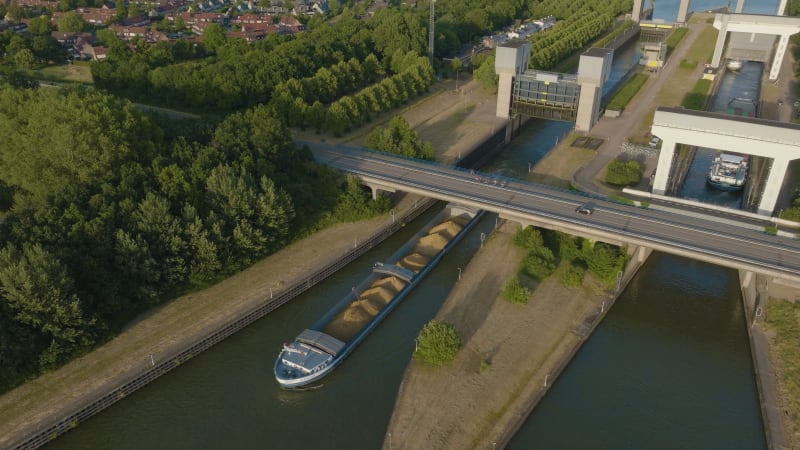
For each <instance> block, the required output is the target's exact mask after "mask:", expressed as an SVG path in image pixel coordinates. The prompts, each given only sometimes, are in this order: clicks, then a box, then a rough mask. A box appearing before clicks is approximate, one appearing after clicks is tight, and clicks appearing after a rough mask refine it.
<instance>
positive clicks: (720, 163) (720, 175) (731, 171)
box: [707, 153, 748, 191]
mask: <svg viewBox="0 0 800 450" xmlns="http://www.w3.org/2000/svg"><path fill="white" fill-rule="evenodd" d="M747 168H748V159H747V156H740V155H733V154H730V153H720V154H719V155H718V156H717V157H715V158H714V161H713V162H712V163H711V167H710V168H709V169H708V178H707V180H708V184H710V185H711V186H713V187H715V188H717V189H720V190H723V191H738V190H741V189H742V188H743V187H744V184H745V182H747Z"/></svg>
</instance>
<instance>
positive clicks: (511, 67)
mask: <svg viewBox="0 0 800 450" xmlns="http://www.w3.org/2000/svg"><path fill="white" fill-rule="evenodd" d="M530 59H531V43H530V42H529V41H523V40H517V41H510V42H506V43H505V44H503V45H500V46H498V47H497V53H496V55H495V60H494V70H495V72H497V75H498V76H499V82H498V85H497V113H496V115H497V117H501V118H503V119H508V117H509V113H510V111H511V95H512V91H513V87H514V77H517V76H520V75H522V74H523V73H524V72H525V71H526V70H527V69H528V62H529V61H530Z"/></svg>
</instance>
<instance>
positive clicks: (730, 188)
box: [706, 178, 744, 192]
mask: <svg viewBox="0 0 800 450" xmlns="http://www.w3.org/2000/svg"><path fill="white" fill-rule="evenodd" d="M706 181H707V182H708V185H709V186H711V187H713V188H714V189H719V190H720V191H727V192H736V191H741V190H742V188H744V184H740V185H736V184H731V183H725V182H721V181H714V180H712V179H711V178H707V179H706Z"/></svg>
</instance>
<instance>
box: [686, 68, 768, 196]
mask: <svg viewBox="0 0 800 450" xmlns="http://www.w3.org/2000/svg"><path fill="white" fill-rule="evenodd" d="M763 71H764V64H762V63H760V62H755V61H744V62H743V63H742V68H741V70H739V71H738V72H732V71H726V72H725V75H724V76H723V78H722V80H721V81H720V83H719V88H718V90H717V93H716V95H714V97H713V98H712V101H711V104H710V105H709V108H708V109H709V111H714V112H720V113H726V114H734V115H744V116H755V109H756V107H755V105H756V103H757V102H758V98H759V92H760V86H761V74H762V73H763ZM724 150H726V149H724V148H719V149H712V148H702V147H700V148H698V149H697V152H696V154H695V157H694V160H693V161H692V165H691V166H690V167H689V172H688V173H687V174H686V178H685V180H684V182H683V185H682V186H681V188H680V190H679V193H678V196H679V197H681V198H685V199H690V200H696V201H700V202H703V203H711V204H714V205H719V206H726V207H729V208H737V209H738V208H741V207H742V191H738V192H726V191H722V190H719V189H715V188H713V187H711V186H709V185H708V183H707V182H706V176H707V175H708V169H709V167H710V166H711V162H712V161H713V160H714V157H715V156H716V154H717V153H718V152H720V151H724Z"/></svg>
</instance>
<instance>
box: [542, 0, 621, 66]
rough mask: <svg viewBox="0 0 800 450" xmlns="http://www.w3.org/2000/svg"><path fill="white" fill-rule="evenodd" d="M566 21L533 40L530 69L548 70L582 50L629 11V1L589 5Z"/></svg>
mask: <svg viewBox="0 0 800 450" xmlns="http://www.w3.org/2000/svg"><path fill="white" fill-rule="evenodd" d="M576 3H583V5H582V6H581V7H580V9H578V10H577V11H575V12H574V13H572V14H571V15H570V16H568V17H566V18H565V19H563V20H561V21H559V22H557V23H556V24H555V25H554V26H553V27H552V28H551V29H549V30H548V31H547V32H545V33H536V34H534V35H533V36H531V39H530V40H531V59H530V66H531V67H532V68H535V69H541V70H547V69H551V68H552V67H554V66H555V65H556V64H557V63H559V62H560V61H561V60H563V59H564V58H566V57H567V56H569V55H571V54H573V53H574V52H576V51H577V50H579V49H581V48H583V47H584V46H586V44H588V43H589V42H590V41H591V40H592V39H595V38H597V37H598V36H600V35H601V34H603V33H604V32H606V31H607V30H608V29H609V28H611V27H612V26H613V25H614V18H615V17H616V16H617V15H619V14H620V13H622V12H624V11H629V10H630V7H631V6H630V0H614V1H611V2H608V3H602V4H591V3H588V2H576Z"/></svg>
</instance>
